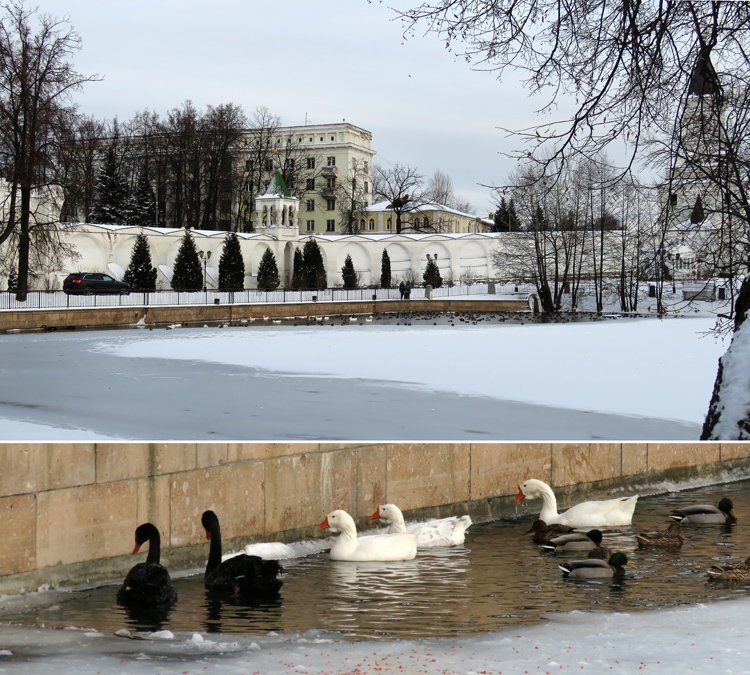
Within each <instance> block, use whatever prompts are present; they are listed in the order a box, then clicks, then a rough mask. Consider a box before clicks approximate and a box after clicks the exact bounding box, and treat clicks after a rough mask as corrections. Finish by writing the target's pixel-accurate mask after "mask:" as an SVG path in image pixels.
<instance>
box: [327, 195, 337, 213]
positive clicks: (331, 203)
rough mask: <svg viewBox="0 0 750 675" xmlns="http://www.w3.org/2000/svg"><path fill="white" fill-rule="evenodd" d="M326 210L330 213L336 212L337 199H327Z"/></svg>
mask: <svg viewBox="0 0 750 675" xmlns="http://www.w3.org/2000/svg"><path fill="white" fill-rule="evenodd" d="M326 209H327V210H328V211H335V210H336V197H329V198H328V199H326Z"/></svg>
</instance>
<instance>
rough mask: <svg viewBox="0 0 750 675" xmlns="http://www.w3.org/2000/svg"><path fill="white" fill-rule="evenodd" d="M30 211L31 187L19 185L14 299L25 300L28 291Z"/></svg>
mask: <svg viewBox="0 0 750 675" xmlns="http://www.w3.org/2000/svg"><path fill="white" fill-rule="evenodd" d="M30 213H31V188H30V187H23V186H22V187H21V220H20V230H19V233H18V286H17V288H16V300H18V301H19V302H26V295H27V294H28V291H29V248H30V244H31V241H30V233H29V215H30Z"/></svg>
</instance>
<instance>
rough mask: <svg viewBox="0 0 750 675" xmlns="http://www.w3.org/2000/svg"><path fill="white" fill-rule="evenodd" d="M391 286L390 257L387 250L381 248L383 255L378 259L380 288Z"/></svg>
mask: <svg viewBox="0 0 750 675" xmlns="http://www.w3.org/2000/svg"><path fill="white" fill-rule="evenodd" d="M390 287H391V258H390V256H389V255H388V251H386V250H385V249H383V256H382V258H381V259H380V288H390Z"/></svg>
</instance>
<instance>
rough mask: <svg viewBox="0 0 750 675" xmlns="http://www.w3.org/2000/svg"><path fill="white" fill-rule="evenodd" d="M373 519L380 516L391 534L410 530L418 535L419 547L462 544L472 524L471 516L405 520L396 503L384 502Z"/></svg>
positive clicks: (373, 515)
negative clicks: (411, 521) (418, 521)
mask: <svg viewBox="0 0 750 675" xmlns="http://www.w3.org/2000/svg"><path fill="white" fill-rule="evenodd" d="M370 518H371V519H373V520H374V519H376V518H380V520H382V521H383V522H384V523H386V524H387V525H388V533H389V534H401V533H404V532H410V533H412V534H415V535H416V537H417V547H418V548H433V547H437V546H460V545H461V544H463V543H464V541H465V539H466V530H468V529H469V527H470V526H471V517H470V516H451V517H449V518H435V519H433V520H427V521H425V522H423V523H410V524H409V525H407V524H406V523H405V522H404V514H403V513H401V509H400V508H398V506H396V505H395V504H383V505H382V506H379V507H378V510H377V511H375V513H373V514H372V516H370Z"/></svg>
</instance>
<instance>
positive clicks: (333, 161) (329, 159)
mask: <svg viewBox="0 0 750 675" xmlns="http://www.w3.org/2000/svg"><path fill="white" fill-rule="evenodd" d="M326 166H336V158H335V157H326Z"/></svg>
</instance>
